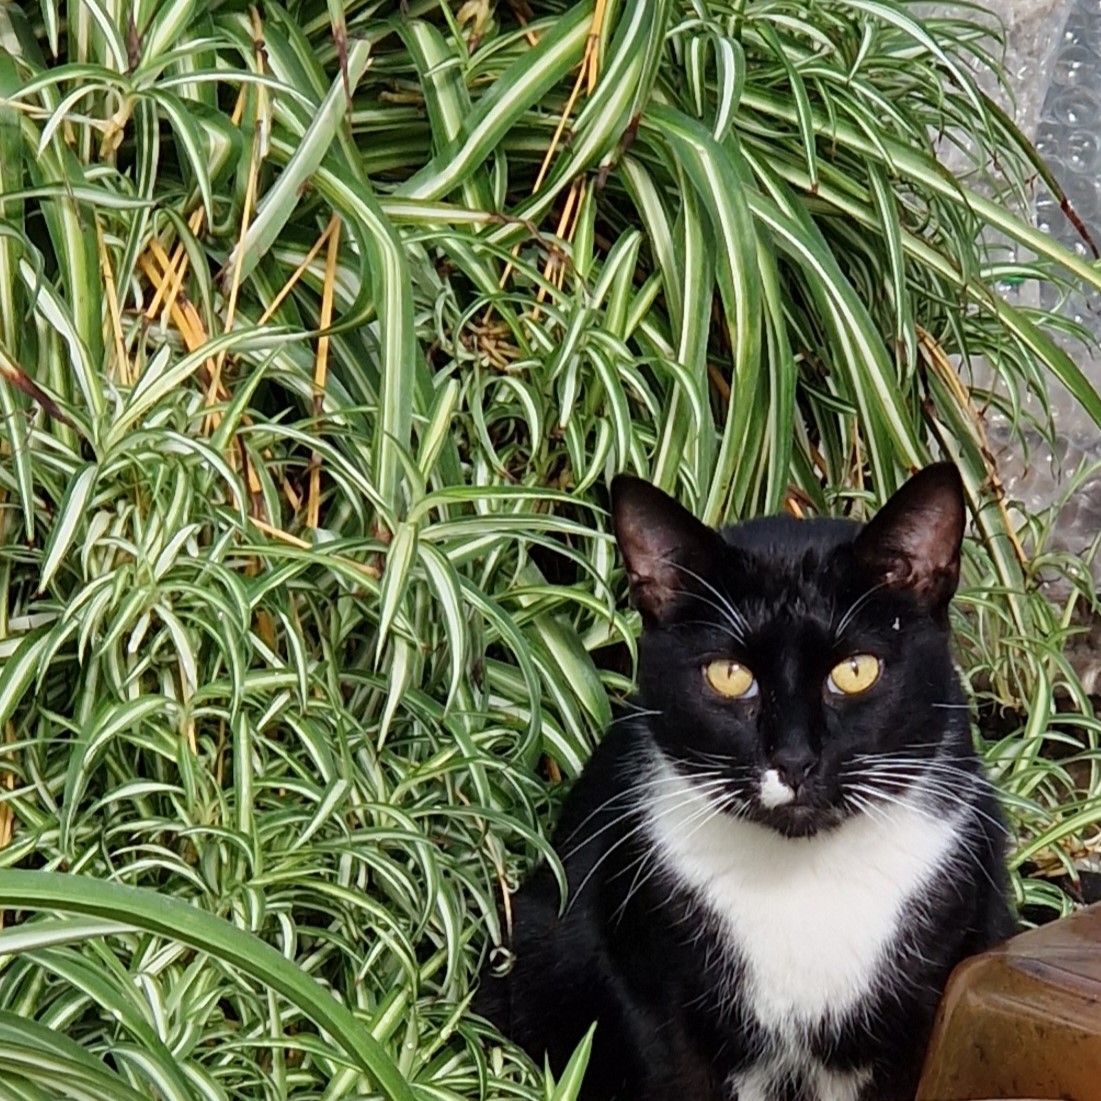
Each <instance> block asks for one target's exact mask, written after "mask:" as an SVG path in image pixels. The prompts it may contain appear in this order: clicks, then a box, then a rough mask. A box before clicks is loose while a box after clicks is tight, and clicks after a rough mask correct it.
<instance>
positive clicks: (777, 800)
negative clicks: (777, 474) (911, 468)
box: [613, 464, 967, 836]
mask: <svg viewBox="0 0 1101 1101" xmlns="http://www.w3.org/2000/svg"><path fill="white" fill-rule="evenodd" d="M613 513H614V520H615V529H616V537H617V540H618V542H619V545H620V548H621V550H622V552H623V554H624V557H625V560H626V562H627V568H628V574H629V577H630V581H631V590H632V596H633V599H634V602H635V604H636V606H637V607H638V608H639V610H640V611H641V613H642V615H643V620H644V625H645V626H644V631H643V637H642V642H641V647H640V666H639V682H640V697H641V698H640V702H641V704H642V706H643V707H644V708H645V709H647V710H649V711H651V712H652V714H651V715H650V716H649V720H648V721H649V724H650V728H651V730H652V731H653V734H654V737H655V739H656V741H657V743H658V745H659V746H660V748H661V749H662V751H663V752H664V753H665V754H666V755H667V756H668V757H669V759H670V760H672V761H673V762H674V763H675V764H676V766H677V768H678V770H679V771H681V772H682V773H684V774H685V775H688V776H691V777H692V778H693V780H694V782H695V783H696V784H698V785H699V787H700V789H701V790H703V791H706V792H707V794H708V795H709V796H710V798H711V800H712V802H713V803H714V804H715V805H716V806H721V807H722V809H723V810H725V811H727V812H728V813H732V814H738V815H744V816H747V817H750V818H752V819H754V820H757V821H759V822H761V823H763V824H765V825H768V826H771V827H772V828H774V829H777V830H779V831H780V832H782V833H785V834H788V835H791V836H799V835H806V834H811V833H815V832H817V831H819V830H822V829H828V828H830V827H831V826H835V825H837V824H839V823H840V822H842V821H844V820H845V818H847V817H849V816H851V815H854V814H871V815H875V814H876V813H877V812H878V811H879V810H880V809H881V808H882V807H883V806H884V805H885V804H887V803H890V802H891V801H893V800H897V799H899V798H903V797H905V794H906V791H907V789H909V788H910V787H912V785H914V784H915V783H916V782H917V781H918V780H919V779H920V780H921V781H922V782H923V783H925V784H926V785H928V784H929V783H930V782H931V783H933V785H934V786H935V785H936V769H937V768H941V767H944V766H941V765H937V764H936V763H935V762H933V761H932V758H933V757H934V756H935V755H936V753H937V750H938V748H939V747H941V745H942V743H944V742H945V740H946V739H950V738H955V739H959V738H960V737H963V738H966V737H967V733H966V732H967V719H966V714H967V713H966V707H965V704H964V701H963V697H962V694H961V691H960V687H959V684H958V679H957V677H956V674H955V671H954V669H953V665H952V661H951V657H950V653H949V648H948V631H947V606H948V602H949V600H950V599H951V597H952V594H953V592H954V590H955V586H956V582H957V579H958V575H959V553H960V541H961V539H962V534H963V524H964V506H963V494H962V487H961V484H960V479H959V474H958V473H957V472H956V470H955V468H954V467H951V466H949V465H947V464H938V465H937V466H933V467H930V468H928V469H927V470H925V471H922V472H921V473H920V474H918V475H916V476H915V477H914V478H912V479H911V480H910V482H908V483H907V484H906V485H905V486H904V487H903V488H902V489H901V490H900V491H899V492H898V493H897V494H896V495H895V496H894V497H893V498H892V499H891V501H890V502H888V504H887V505H886V506H885V507H884V508H883V509H882V511H881V512H880V513H879V514H878V516H876V517H875V519H873V520H872V522H871V523H869V524H868V525H867V526H865V527H863V528H861V527H860V525H857V524H854V523H849V522H846V521H831V520H811V521H798V520H795V519H792V518H790V517H773V518H769V519H764V520H756V521H752V522H750V523H746V524H741V525H738V526H737V527H733V528H729V529H727V530H726V531H724V532H723V533H722V534H721V535H719V534H717V533H715V532H713V531H711V530H710V529H708V528H706V527H704V526H703V525H702V524H700V523H699V522H698V521H696V520H695V519H694V518H693V517H692V516H690V515H689V514H688V513H687V512H686V511H684V510H683V509H682V508H681V507H680V506H679V505H678V504H676V502H674V501H673V500H672V499H671V498H669V497H667V496H666V495H665V494H664V493H661V492H660V491H659V490H657V489H655V488H654V487H653V486H650V485H648V484H647V483H645V482H641V481H638V480H637V479H630V478H619V479H616V481H615V483H614V484H613ZM655 797H660V794H659V795H656V796H655Z"/></svg>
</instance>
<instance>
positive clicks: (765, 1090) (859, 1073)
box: [726, 1055, 872, 1101]
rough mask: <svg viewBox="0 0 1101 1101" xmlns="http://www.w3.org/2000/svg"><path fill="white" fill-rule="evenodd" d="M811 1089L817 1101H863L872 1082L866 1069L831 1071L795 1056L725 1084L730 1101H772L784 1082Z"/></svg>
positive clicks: (762, 1064)
mask: <svg viewBox="0 0 1101 1101" xmlns="http://www.w3.org/2000/svg"><path fill="white" fill-rule="evenodd" d="M800 1078H801V1079H802V1080H803V1081H805V1082H807V1083H808V1084H810V1085H811V1088H812V1089H813V1090H814V1091H815V1092H814V1097H815V1098H816V1101H860V1098H861V1094H862V1093H863V1091H864V1089H865V1088H866V1087H867V1085H868V1083H869V1082H870V1081H871V1080H872V1072H871V1070H870V1069H869V1068H867V1067H859V1068H857V1069H856V1070H851V1071H838V1070H830V1069H829V1068H828V1067H825V1066H823V1065H822V1064H821V1063H819V1062H818V1061H817V1060H815V1059H809V1058H807V1059H803V1060H800V1059H799V1057H798V1056H796V1055H792V1056H789V1057H788V1058H775V1059H772V1060H769V1061H766V1062H760V1063H757V1064H756V1065H755V1066H753V1067H751V1068H750V1069H749V1070H746V1071H743V1072H742V1073H741V1074H735V1075H733V1076H732V1077H731V1078H730V1080H729V1081H728V1082H727V1083H726V1094H727V1096H728V1097H729V1098H730V1099H731V1101H773V1098H774V1097H776V1096H777V1095H778V1094H780V1093H781V1092H782V1089H783V1085H784V1083H785V1082H790V1081H793V1080H795V1081H798V1080H799V1079H800Z"/></svg>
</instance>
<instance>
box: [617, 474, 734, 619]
mask: <svg viewBox="0 0 1101 1101" xmlns="http://www.w3.org/2000/svg"><path fill="white" fill-rule="evenodd" d="M612 528H613V530H614V531H615V538H616V542H617V543H618V544H619V549H620V552H621V553H622V555H623V560H624V562H625V563H626V564H627V579H628V581H629V582H630V585H631V600H632V602H633V603H634V606H635V607H636V608H638V610H639V612H641V614H642V618H643V619H644V620H646V621H647V622H653V623H660V622H662V620H664V619H666V618H667V617H668V615H669V613H670V611H671V610H672V607H673V605H674V604H675V603H676V601H677V598H678V597H679V596H680V595H681V594H682V593H684V592H687V591H692V590H695V589H697V588H699V587H700V585H701V583H702V584H706V581H704V580H703V579H704V578H706V575H707V574H708V573H709V572H710V571H711V569H712V568H713V565H714V560H715V554H716V551H717V548H718V544H719V536H718V535H716V534H715V532H713V531H712V530H711V529H710V528H709V527H707V526H706V525H705V524H702V523H700V521H699V520H697V519H696V518H695V516H693V515H692V513H690V512H689V511H688V510H687V509H685V508H684V507H683V506H681V505H680V504H678V503H677V502H676V501H675V500H673V498H672V497H670V496H669V495H668V494H667V493H664V492H663V491H662V490H660V489H658V488H657V486H653V485H651V484H650V483H649V482H644V481H643V480H642V479H641V478H635V477H633V476H632V475H630V474H618V475H616V477H615V478H613V479H612Z"/></svg>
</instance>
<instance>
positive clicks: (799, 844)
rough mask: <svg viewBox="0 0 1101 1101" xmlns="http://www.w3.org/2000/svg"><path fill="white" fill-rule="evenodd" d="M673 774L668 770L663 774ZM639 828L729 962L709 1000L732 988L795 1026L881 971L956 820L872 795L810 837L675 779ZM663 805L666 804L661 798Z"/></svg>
mask: <svg viewBox="0 0 1101 1101" xmlns="http://www.w3.org/2000/svg"><path fill="white" fill-rule="evenodd" d="M673 783H676V781H673ZM683 784H684V791H683V798H676V799H673V798H670V799H668V800H662V802H661V804H660V805H659V806H657V807H655V809H654V811H652V812H651V815H650V818H649V826H648V832H649V833H650V836H651V839H652V841H653V842H654V844H655V845H656V846H657V848H658V849H659V850H660V851H661V854H662V855H661V859H662V865H663V868H664V871H665V874H666V875H667V876H671V877H672V878H673V879H674V880H676V881H678V882H679V883H680V885H681V886H683V887H686V888H688V889H689V890H691V891H692V893H693V894H694V895H695V897H696V898H697V899H698V900H699V901H700V902H701V903H702V905H703V906H704V907H705V908H706V910H708V911H710V915H711V918H712V922H713V924H714V926H715V928H716V930H717V932H718V936H719V939H720V941H721V942H722V945H723V949H724V953H725V954H726V956H727V958H728V960H729V961H730V962H731V964H735V963H736V965H737V966H730V967H727V968H725V969H724V973H723V974H722V975H721V976H720V975H717V976H716V979H717V980H718V983H719V984H720V985H721V984H722V983H734V982H735V981H736V980H735V976H737V977H738V978H737V989H736V990H734V989H732V990H728V991H724V990H722V989H719V990H717V991H716V999H717V1004H720V1005H721V1004H722V1003H723V1002H724V1001H727V1000H732V999H734V998H737V999H738V1001H739V1002H741V1003H742V1004H743V1005H744V1007H745V1009H746V1010H748V1011H749V1013H750V1015H751V1017H752V1018H754V1019H756V1021H757V1022H758V1023H759V1025H761V1026H762V1027H763V1028H764V1029H765V1030H766V1032H771V1033H773V1034H774V1035H775V1036H778V1037H787V1038H791V1037H797V1036H805V1035H807V1033H808V1030H811V1029H817V1028H818V1027H820V1026H822V1025H824V1024H826V1025H828V1024H829V1022H831V1021H841V1020H843V1019H844V1018H846V1017H848V1016H849V1015H850V1013H851V1012H852V1011H853V1010H854V1009H855V1008H857V1006H858V1004H859V1002H860V1001H861V999H862V998H866V997H867V996H868V995H869V994H870V993H871V992H872V990H873V988H874V987H875V986H876V983H877V980H879V979H880V978H884V977H885V978H888V979H889V978H890V976H884V974H883V972H884V968H885V966H886V965H887V964H888V963H889V953H890V949H891V948H892V947H893V946H894V945H896V944H897V942H898V940H899V938H900V936H901V935H902V934H903V932H904V929H905V923H906V920H907V917H908V916H909V917H910V918H911V919H912V917H913V911H914V908H915V906H916V905H917V904H918V902H919V900H920V898H921V896H922V894H923V893H924V892H925V891H926V890H927V889H928V886H929V884H930V882H931V881H932V880H933V878H934V876H935V875H936V873H937V871H938V870H941V869H943V867H944V865H945V862H946V861H947V860H949V859H950V858H951V855H952V853H953V851H954V849H955V847H956V844H957V837H958V831H959V827H958V824H957V822H956V821H955V820H953V819H952V818H950V817H949V818H937V817H935V816H932V815H930V814H928V813H923V812H921V811H920V810H918V809H916V808H914V807H910V806H890V807H884V808H882V809H881V811H879V812H877V814H876V816H875V817H874V818H873V817H869V816H865V815H861V816H858V817H856V818H853V819H851V820H850V821H848V822H846V823H845V824H843V825H842V826H840V827H838V828H837V829H836V830H833V831H830V832H829V833H824V834H820V835H817V836H815V837H811V838H798V839H790V838H785V837H782V836H781V835H780V834H778V833H775V832H774V831H772V830H768V829H766V828H764V827H762V826H758V825H756V824H755V823H751V822H745V821H737V820H734V819H732V818H730V817H729V816H727V815H723V814H713V813H711V812H710V810H709V808H708V806H707V804H706V802H705V801H704V800H703V797H702V796H699V795H697V794H695V792H694V789H693V788H692V787H691V786H690V785H689V784H688V782H687V781H684V782H683ZM670 807H671V808H674V809H672V810H669V809H664V810H663V808H670Z"/></svg>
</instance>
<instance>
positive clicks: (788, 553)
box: [475, 463, 1013, 1101]
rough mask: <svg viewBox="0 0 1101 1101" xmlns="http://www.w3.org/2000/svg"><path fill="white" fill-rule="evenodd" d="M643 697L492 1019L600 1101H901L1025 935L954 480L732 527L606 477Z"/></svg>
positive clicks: (567, 842) (490, 979) (488, 1000)
mask: <svg viewBox="0 0 1101 1101" xmlns="http://www.w3.org/2000/svg"><path fill="white" fill-rule="evenodd" d="M612 511H613V521H614V527H615V534H616V539H617V542H618V544H619V547H620V550H621V552H622V554H623V557H624V559H625V560H626V565H627V572H628V577H629V582H630V588H631V593H632V597H633V601H634V603H635V605H636V607H637V608H638V610H639V611H640V613H641V615H642V620H643V627H644V629H643V634H642V639H641V642H640V651H639V694H638V699H637V707H635V708H634V709H633V710H632V712H631V714H629V715H627V716H625V717H624V718H623V719H622V720H621V721H618V722H617V723H615V724H614V725H613V727H612V728H611V730H610V731H609V732H608V734H607V736H606V737H605V738H604V740H603V742H602V743H601V745H600V747H599V749H598V750H597V751H596V753H595V754H594V756H593V758H592V760H591V761H590V762H589V765H588V766H587V768H586V769H585V771H584V773H583V775H582V776H581V778H580V779H579V780H578V781H577V783H576V785H575V786H574V788H573V790H572V791H571V792H570V794H569V796H568V798H567V800H566V804H565V807H564V810H563V813H562V816H561V820H560V822H559V824H558V828H557V832H556V835H555V847H556V851H557V852H558V854H559V856H560V857H561V860H562V862H563V865H564V867H565V871H566V876H567V879H568V884H569V893H568V897H567V898H566V900H565V903H564V904H563V902H562V899H561V898H560V893H559V890H558V887H557V884H556V882H555V879H554V877H553V875H552V874H551V873H550V871H549V869H548V868H546V867H543V868H541V869H539V870H537V871H536V873H535V874H534V875H533V876H532V878H531V879H530V880H529V882H528V883H526V884H525V885H524V886H523V887H522V888H521V890H520V891H519V892H518V894H517V895H516V897H515V899H513V900H512V904H511V913H512V937H511V944H510V945H509V946H508V947H509V948H510V949H511V954H512V963H513V966H512V967H511V970H510V971H509V972H508V973H507V974H506V975H504V976H498V975H497V974H495V973H494V971H493V970H491V969H487V971H486V973H485V974H484V976H483V979H482V984H481V989H480V990H479V993H478V998H477V1000H476V1002H475V1010H476V1011H477V1012H479V1013H481V1014H482V1015H483V1016H485V1017H487V1018H489V1019H490V1020H492V1021H493V1022H494V1023H495V1024H496V1025H497V1026H498V1027H499V1028H500V1029H501V1030H502V1031H504V1032H505V1033H506V1034H507V1035H510V1036H511V1037H512V1038H513V1039H514V1040H516V1041H517V1042H518V1043H519V1044H521V1045H522V1046H524V1047H525V1048H526V1049H527V1050H528V1051H529V1052H530V1053H531V1054H532V1056H533V1057H535V1058H536V1059H537V1060H538V1061H539V1062H542V1059H543V1056H544V1053H546V1054H547V1055H548V1056H549V1058H550V1062H551V1066H552V1067H553V1068H554V1069H556V1070H559V1071H560V1070H561V1069H562V1067H563V1065H564V1063H565V1061H566V1060H567V1059H568V1057H569V1055H570V1053H571V1052H572V1050H573V1048H574V1047H575V1045H576V1044H577V1043H578V1042H579V1041H580V1039H581V1038H582V1036H583V1035H584V1033H585V1032H586V1030H587V1029H588V1027H589V1025H590V1024H591V1023H592V1022H593V1021H594V1020H595V1021H597V1022H598V1023H597V1029H596V1033H595V1038H594V1045H593V1052H592V1058H591V1061H590V1064H589V1072H588V1074H587V1076H586V1086H585V1091H584V1093H583V1095H582V1096H583V1097H585V1098H587V1099H593V1101H610V1099H612V1098H618V1099H624V1101H627V1099H630V1101H635V1099H638V1101H703V1099H710V1098H714V1099H716V1101H719V1099H721V1101H904V1099H909V1098H911V1097H912V1096H913V1092H914V1088H915V1085H916V1079H917V1075H918V1072H919V1069H920V1061H921V1058H922V1054H923V1049H924V1046H925V1043H926V1041H927V1039H928V1035H929V1030H930V1026H931V1023H932V1019H933V1013H934V1009H935V1007H936V1004H937V1000H938V996H939V994H940V992H941V990H942V989H943V987H944V984H945V981H946V980H947V978H948V974H949V972H950V971H951V970H952V968H953V967H954V966H955V965H956V964H957V963H958V962H959V961H960V960H961V959H963V958H964V957H965V956H968V955H970V954H972V953H975V952H978V951H981V950H983V949H985V948H987V947H988V946H990V945H991V944H993V943H994V942H996V941H998V940H1000V939H1001V938H1003V937H1005V936H1007V935H1008V934H1009V933H1010V932H1012V927H1013V922H1012V918H1011V913H1010V909H1009V906H1008V903H1007V898H1006V879H1005V870H1004V852H1003V849H1004V840H1005V829H1004V827H1003V824H1002V818H1001V815H1000V812H999V810H998V806H997V803H996V801H995V797H994V794H993V792H992V790H991V788H990V785H989V783H988V781H987V780H986V779H985V777H984V775H983V771H982V768H981V766H980V764H979V762H978V760H977V759H976V757H975V754H974V752H973V749H972V744H971V735H970V732H969V727H968V710H967V705H966V701H965V698H964V695H963V692H962V689H961V686H960V682H959V678H958V677H957V675H956V672H955V669H954V667H953V663H952V657H951V653H950V648H949V630H948V603H949V601H950V600H951V597H952V595H953V593H954V591H955V588H956V583H957V580H958V577H959V558H960V543H961V540H962V536H963V528H964V501H963V491H962V485H961V482H960V477H959V474H958V472H957V471H956V469H955V467H953V466H951V465H950V464H947V463H941V464H937V465H934V466H931V467H929V468H927V469H925V470H923V471H921V472H920V473H918V474H917V475H915V476H914V477H913V478H912V479H911V480H910V481H909V482H908V483H907V484H906V485H905V486H903V488H902V489H901V490H900V491H899V492H898V493H896V494H895V496H894V497H892V498H891V500H890V501H889V502H888V503H887V505H886V506H885V507H884V508H883V509H882V510H881V511H880V512H879V513H878V515H877V516H876V517H875V518H874V519H873V520H872V521H871V522H870V523H869V524H867V525H866V526H863V527H862V526H861V525H859V524H856V523H852V522H849V521H840V520H826V519H818V520H807V521H797V520H795V519H792V518H789V517H782V516H780V517H772V518H768V519H762V520H754V521H750V522H748V523H744V524H739V525H737V526H735V527H732V528H729V529H727V530H725V531H722V532H721V533H716V532H714V531H712V530H710V529H709V528H707V527H705V526H704V525H703V524H701V523H700V522H699V521H697V520H696V519H694V518H693V517H692V516H691V515H690V514H689V513H688V512H686V511H685V510H684V509H683V508H681V506H680V505H678V504H677V503H676V502H675V501H674V500H672V498H670V497H668V496H666V495H665V494H664V493H662V492H661V491H660V490H658V489H656V488H654V487H653V486H651V485H648V484H647V483H645V482H643V481H640V480H638V479H636V478H632V477H625V476H620V477H618V478H616V479H615V480H614V482H613V483H612Z"/></svg>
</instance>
